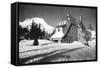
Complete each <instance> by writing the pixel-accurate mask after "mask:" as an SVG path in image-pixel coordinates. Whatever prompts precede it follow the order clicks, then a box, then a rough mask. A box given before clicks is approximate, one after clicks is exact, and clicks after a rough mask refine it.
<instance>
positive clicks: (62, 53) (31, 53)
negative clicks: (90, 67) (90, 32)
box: [19, 40, 95, 64]
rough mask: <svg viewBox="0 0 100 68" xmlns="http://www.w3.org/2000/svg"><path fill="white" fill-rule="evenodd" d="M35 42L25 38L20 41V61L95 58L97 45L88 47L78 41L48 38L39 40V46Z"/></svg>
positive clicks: (34, 61) (27, 62)
mask: <svg viewBox="0 0 100 68" xmlns="http://www.w3.org/2000/svg"><path fill="white" fill-rule="evenodd" d="M33 43H34V41H33V40H23V41H21V42H20V43H19V58H20V63H22V64H29V63H38V62H58V61H72V60H73V61H74V60H90V59H95V47H88V46H86V45H84V44H82V43H80V42H78V41H75V42H73V43H55V42H52V41H48V40H39V45H38V46H34V45H33Z"/></svg>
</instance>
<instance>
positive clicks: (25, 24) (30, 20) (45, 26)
mask: <svg viewBox="0 0 100 68" xmlns="http://www.w3.org/2000/svg"><path fill="white" fill-rule="evenodd" d="M32 23H35V24H37V25H39V24H40V28H41V30H43V29H45V31H46V32H47V33H52V32H53V30H54V27H53V26H51V25H49V24H47V23H46V21H45V20H44V19H43V18H39V17H34V18H28V19H26V20H24V21H23V22H19V25H20V26H22V28H28V30H30V29H31V26H32Z"/></svg>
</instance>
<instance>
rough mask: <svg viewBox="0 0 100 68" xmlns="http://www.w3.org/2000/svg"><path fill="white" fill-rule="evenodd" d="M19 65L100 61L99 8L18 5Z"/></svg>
mask: <svg viewBox="0 0 100 68" xmlns="http://www.w3.org/2000/svg"><path fill="white" fill-rule="evenodd" d="M18 7H19V8H18V12H19V15H18V18H19V19H18V44H19V49H18V50H19V51H18V58H19V64H22V65H27V64H33V65H34V64H42V63H58V62H65V63H67V62H74V61H91V60H96V59H97V54H96V52H97V51H96V50H97V43H96V42H97V41H96V39H97V34H96V33H97V29H96V26H97V8H96V7H91V6H90V7H87V6H70V5H68V6H67V5H66V6H58V5H38V4H19V6H18Z"/></svg>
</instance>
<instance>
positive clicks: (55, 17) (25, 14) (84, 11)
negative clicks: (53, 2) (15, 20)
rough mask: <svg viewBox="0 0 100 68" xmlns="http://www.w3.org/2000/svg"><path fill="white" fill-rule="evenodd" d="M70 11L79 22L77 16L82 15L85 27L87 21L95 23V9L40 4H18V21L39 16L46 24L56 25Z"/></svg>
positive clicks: (93, 24)
mask: <svg viewBox="0 0 100 68" xmlns="http://www.w3.org/2000/svg"><path fill="white" fill-rule="evenodd" d="M67 13H70V14H71V15H72V16H73V17H75V18H76V21H77V22H78V23H79V16H80V15H82V16H83V20H84V25H85V26H86V27H87V26H88V24H89V23H91V24H92V26H94V28H95V25H96V9H94V8H83V7H61V6H60V7H57V6H40V5H25V4H24V5H19V21H21V22H22V21H24V20H25V19H27V18H32V17H41V18H43V19H44V20H45V21H46V22H47V23H48V24H50V25H52V26H54V27H56V26H57V25H58V23H59V22H60V21H61V20H62V18H63V17H65V16H66V14H67Z"/></svg>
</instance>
